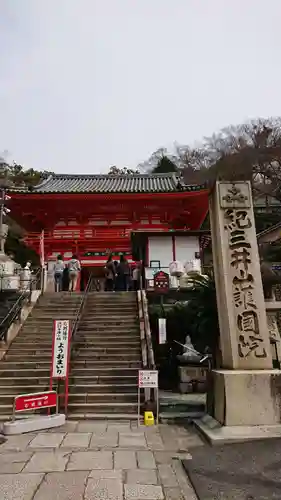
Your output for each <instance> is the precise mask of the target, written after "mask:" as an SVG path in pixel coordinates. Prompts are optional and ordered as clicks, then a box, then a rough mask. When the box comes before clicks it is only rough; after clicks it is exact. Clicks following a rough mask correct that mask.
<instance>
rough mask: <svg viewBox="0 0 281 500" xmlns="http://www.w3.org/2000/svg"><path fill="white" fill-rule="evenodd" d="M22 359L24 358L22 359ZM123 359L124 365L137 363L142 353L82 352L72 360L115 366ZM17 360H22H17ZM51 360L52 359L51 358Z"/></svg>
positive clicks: (74, 354)
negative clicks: (102, 362)
mask: <svg viewBox="0 0 281 500" xmlns="http://www.w3.org/2000/svg"><path fill="white" fill-rule="evenodd" d="M21 358H22V357H21ZM121 358H122V363H125V362H127V363H133V362H135V361H139V360H140V358H141V355H140V352H136V353H131V352H129V353H123V354H122V355H121V354H108V353H97V352H96V351H95V350H92V352H89V353H87V355H85V354H83V353H82V354H81V353H80V351H78V352H77V351H74V353H73V355H72V358H71V364H72V365H73V364H75V363H78V362H79V363H85V364H87V365H88V364H89V362H93V363H96V362H97V361H98V362H101V361H104V362H106V363H108V364H112V365H115V364H116V363H117V364H118V361H119V360H120V359H121ZM13 359H15V357H12V358H11V360H13ZM16 359H20V357H19V358H16ZM50 359H51V358H50Z"/></svg>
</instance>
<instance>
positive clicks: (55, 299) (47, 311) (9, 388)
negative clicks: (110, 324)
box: [0, 292, 81, 420]
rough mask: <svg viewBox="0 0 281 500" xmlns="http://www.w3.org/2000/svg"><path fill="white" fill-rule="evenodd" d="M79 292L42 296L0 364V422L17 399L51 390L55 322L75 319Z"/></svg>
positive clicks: (8, 416)
mask: <svg viewBox="0 0 281 500" xmlns="http://www.w3.org/2000/svg"><path fill="white" fill-rule="evenodd" d="M80 301H81V294H80V293H73V294H70V293H69V292H61V293H56V294H55V293H49V294H45V295H44V296H42V297H40V298H39V300H38V302H37V304H36V305H35V306H34V308H33V309H32V311H31V313H30V315H29V316H28V318H27V320H26V321H25V323H24V325H23V327H22V328H21V330H20V332H19V333H18V335H17V337H16V338H15V339H14V341H13V342H12V344H11V345H10V347H9V349H8V351H7V352H6V354H5V356H4V358H3V359H2V360H1V361H0V419H1V420H7V419H8V418H10V417H11V415H12V409H13V401H14V397H15V396H17V395H19V394H28V393H32V392H40V391H43V390H46V389H47V390H48V388H49V381H50V366H51V357H52V329H53V321H54V319H70V320H71V319H74V317H75V315H76V311H77V308H78V307H79V303H80Z"/></svg>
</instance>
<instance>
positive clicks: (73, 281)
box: [68, 254, 81, 292]
mask: <svg viewBox="0 0 281 500" xmlns="http://www.w3.org/2000/svg"><path fill="white" fill-rule="evenodd" d="M80 271H81V264H80V262H79V260H78V257H77V255H75V254H73V255H72V257H71V259H70V261H69V262H68V274H69V291H70V292H74V291H75V290H76V286H77V281H78V276H79V273H80Z"/></svg>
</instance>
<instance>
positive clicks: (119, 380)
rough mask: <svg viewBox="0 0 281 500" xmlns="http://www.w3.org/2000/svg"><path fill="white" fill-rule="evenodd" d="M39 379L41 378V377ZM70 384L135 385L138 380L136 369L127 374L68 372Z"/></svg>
mask: <svg viewBox="0 0 281 500" xmlns="http://www.w3.org/2000/svg"><path fill="white" fill-rule="evenodd" d="M40 380H43V379H42V378H41V379H40ZM69 380H70V384H74V385H75V386H80V385H81V386H82V387H85V386H88V385H92V386H100V385H101V386H103V385H105V386H116V387H118V386H130V385H134V386H135V385H136V384H137V382H138V371H137V370H136V371H135V373H134V374H133V375H130V374H129V375H128V374H123V371H122V373H121V374H119V375H118V374H117V375H102V374H98V375H83V374H81V375H77V376H75V375H73V374H72V373H71V374H70V377H69Z"/></svg>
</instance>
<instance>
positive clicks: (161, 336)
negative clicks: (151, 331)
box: [158, 318, 167, 344]
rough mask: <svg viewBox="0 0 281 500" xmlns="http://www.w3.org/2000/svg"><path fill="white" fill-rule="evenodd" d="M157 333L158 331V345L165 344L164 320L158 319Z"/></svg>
mask: <svg viewBox="0 0 281 500" xmlns="http://www.w3.org/2000/svg"><path fill="white" fill-rule="evenodd" d="M158 331H159V344H166V342H167V330H166V318H159V319H158Z"/></svg>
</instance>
